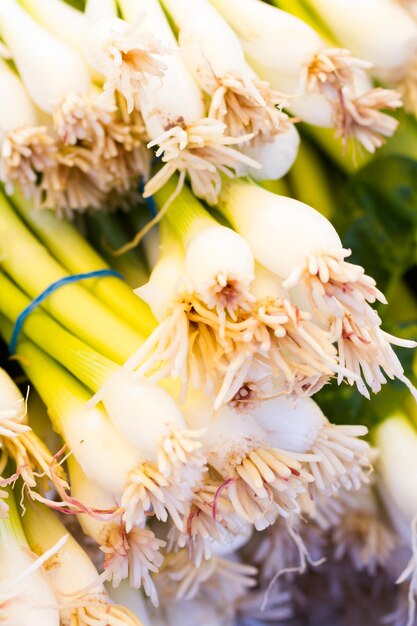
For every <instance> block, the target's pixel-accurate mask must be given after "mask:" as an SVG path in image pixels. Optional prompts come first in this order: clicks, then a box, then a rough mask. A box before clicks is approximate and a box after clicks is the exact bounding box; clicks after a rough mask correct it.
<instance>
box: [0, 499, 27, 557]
mask: <svg viewBox="0 0 417 626" xmlns="http://www.w3.org/2000/svg"><path fill="white" fill-rule="evenodd" d="M2 490H3V491H7V495H8V497H7V500H6V502H7V504H8V506H9V516H8V517H5V518H3V519H0V556H1V555H2V552H3V550H5V549H7V546H9V545H16V544H19V545H20V546H22V547H25V548H28V547H29V545H28V542H27V539H26V537H25V533H24V532H23V528H22V524H21V521H20V516H19V511H18V509H17V506H16V501H15V499H14V494H13V490H12V488H11V487H2Z"/></svg>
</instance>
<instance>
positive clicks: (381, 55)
mask: <svg viewBox="0 0 417 626" xmlns="http://www.w3.org/2000/svg"><path fill="white" fill-rule="evenodd" d="M308 4H310V5H311V6H312V7H313V8H314V9H315V10H316V11H317V12H318V13H319V15H320V17H321V18H322V19H323V21H324V22H325V23H326V24H327V25H328V26H329V28H330V29H331V31H332V32H333V33H334V36H335V37H336V38H337V40H338V41H340V42H341V43H342V45H347V46H349V47H350V48H351V50H352V51H353V52H354V54H359V55H361V56H363V57H364V58H366V59H368V60H369V61H371V63H372V64H373V68H372V70H371V71H372V73H373V74H374V76H375V77H376V78H377V79H378V80H380V81H382V82H383V83H387V84H388V85H393V86H395V87H396V88H397V89H398V90H399V91H400V93H401V94H402V95H403V98H404V102H405V105H406V108H407V109H408V110H409V111H410V112H413V113H415V112H416V105H417V99H416V70H415V67H416V50H417V24H416V22H415V21H413V19H412V17H411V16H410V15H409V14H407V10H406V9H407V7H409V8H410V9H411V10H412V7H413V4H414V3H413V2H397V1H396V0H384V2H382V3H380V2H377V1H375V0H368V1H367V2H364V3H362V2H361V3H358V4H357V5H355V4H352V3H348V2H343V1H342V2H339V1H338V2H331V1H327V0H308ZM358 9H359V12H358ZM346 10H349V14H350V13H351V14H352V15H351V18H350V19H348V20H346ZM414 10H415V9H414ZM373 20H377V23H378V28H376V29H372V33H369V34H368V29H367V27H368V25H369V24H370V23H372V22H373Z"/></svg>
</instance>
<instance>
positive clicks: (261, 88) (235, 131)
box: [209, 74, 288, 137]
mask: <svg viewBox="0 0 417 626" xmlns="http://www.w3.org/2000/svg"><path fill="white" fill-rule="evenodd" d="M216 83H217V88H216V90H215V91H214V93H213V94H212V96H211V104H210V109H209V117H211V118H213V119H217V120H219V121H220V122H223V123H224V124H226V126H227V130H228V132H229V133H230V135H231V136H232V137H239V136H240V135H246V134H248V133H250V134H252V135H254V136H255V135H258V134H259V133H265V134H270V133H273V134H275V133H277V132H285V131H286V130H287V129H288V118H287V116H286V115H285V114H283V113H282V111H281V110H282V108H283V107H284V106H286V105H287V102H286V99H285V96H283V95H282V94H280V93H278V92H276V91H273V90H272V89H271V88H270V86H269V84H268V83H267V82H265V81H261V80H256V79H255V80H253V79H247V80H245V79H244V78H243V77H241V76H234V75H233V74H229V75H227V76H223V77H222V78H216Z"/></svg>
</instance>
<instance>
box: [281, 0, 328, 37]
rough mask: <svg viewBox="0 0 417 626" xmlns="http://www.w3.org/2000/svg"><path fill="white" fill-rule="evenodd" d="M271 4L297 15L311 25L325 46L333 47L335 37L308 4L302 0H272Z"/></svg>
mask: <svg viewBox="0 0 417 626" xmlns="http://www.w3.org/2000/svg"><path fill="white" fill-rule="evenodd" d="M272 4H273V5H274V6H276V7H278V9H282V11H286V12H287V13H292V15H295V17H298V19H300V20H302V21H303V22H305V23H306V24H308V25H309V26H311V28H313V29H314V30H315V31H316V33H317V34H318V35H320V37H321V38H322V39H323V41H324V43H325V44H326V45H327V46H329V47H335V45H336V44H335V38H334V36H333V34H332V32H331V30H330V29H329V27H328V26H327V24H325V22H323V20H322V19H321V17H320V16H319V15H317V13H316V12H315V11H314V9H313V8H312V7H311V6H310V5H309V6H306V5H305V4H304V2H303V0H272Z"/></svg>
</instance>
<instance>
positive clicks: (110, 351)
mask: <svg viewBox="0 0 417 626" xmlns="http://www.w3.org/2000/svg"><path fill="white" fill-rule="evenodd" d="M0 264H1V266H2V267H3V269H4V270H5V271H6V272H7V273H8V274H9V275H10V276H11V277H12V278H13V280H14V281H15V282H16V283H17V284H18V285H19V287H20V288H21V289H23V290H24V291H25V292H26V293H27V294H29V295H30V296H31V297H32V298H35V297H36V296H38V295H39V294H40V293H42V292H43V291H44V290H45V289H47V288H48V287H49V286H50V285H51V284H52V283H54V282H57V281H58V280H60V279H61V278H64V277H65V276H68V273H67V272H66V271H65V270H64V269H63V267H62V266H61V265H60V264H59V263H58V262H57V261H55V259H53V258H52V256H51V255H50V254H49V253H48V251H47V250H46V248H45V247H44V246H42V245H41V244H40V243H39V242H38V241H37V240H36V238H35V237H34V236H33V235H32V234H31V233H30V232H29V230H28V229H27V228H26V227H25V226H24V224H23V223H22V221H21V220H20V219H19V217H18V216H17V215H16V214H15V212H14V211H13V209H12V208H11V207H10V205H9V203H8V202H7V200H6V199H5V197H4V196H3V195H0ZM100 280H107V278H101V279H100ZM42 308H43V309H45V310H46V311H48V312H49V313H50V314H51V315H52V316H53V317H54V318H55V319H56V320H57V321H59V322H60V323H61V324H62V325H63V326H65V327H66V328H67V329H68V330H70V331H71V332H72V333H73V334H74V335H76V336H77V337H79V338H80V339H82V340H83V341H85V342H86V343H87V344H89V345H91V346H92V347H93V348H95V349H96V350H97V351H99V352H100V353H102V354H103V355H105V356H107V357H109V358H111V359H114V360H115V361H117V362H118V363H123V362H124V361H125V360H126V359H127V358H128V357H129V356H130V355H131V353H132V352H133V351H134V350H135V349H137V348H138V346H139V345H140V344H141V343H142V341H143V337H142V336H141V335H140V334H139V333H138V332H136V331H134V330H133V329H132V328H131V327H130V326H129V325H128V324H127V323H126V322H124V321H123V320H121V319H120V318H119V317H117V315H115V314H114V313H112V312H111V311H110V309H108V308H107V307H106V306H105V305H104V304H103V303H101V302H100V301H99V300H98V299H97V298H96V297H95V296H93V295H92V294H91V293H89V292H88V290H87V289H85V287H84V286H81V285H77V284H71V285H65V286H63V287H61V288H60V289H58V290H56V291H55V292H54V293H52V294H51V295H50V296H49V297H48V298H47V299H46V300H44V302H43V303H42Z"/></svg>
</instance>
